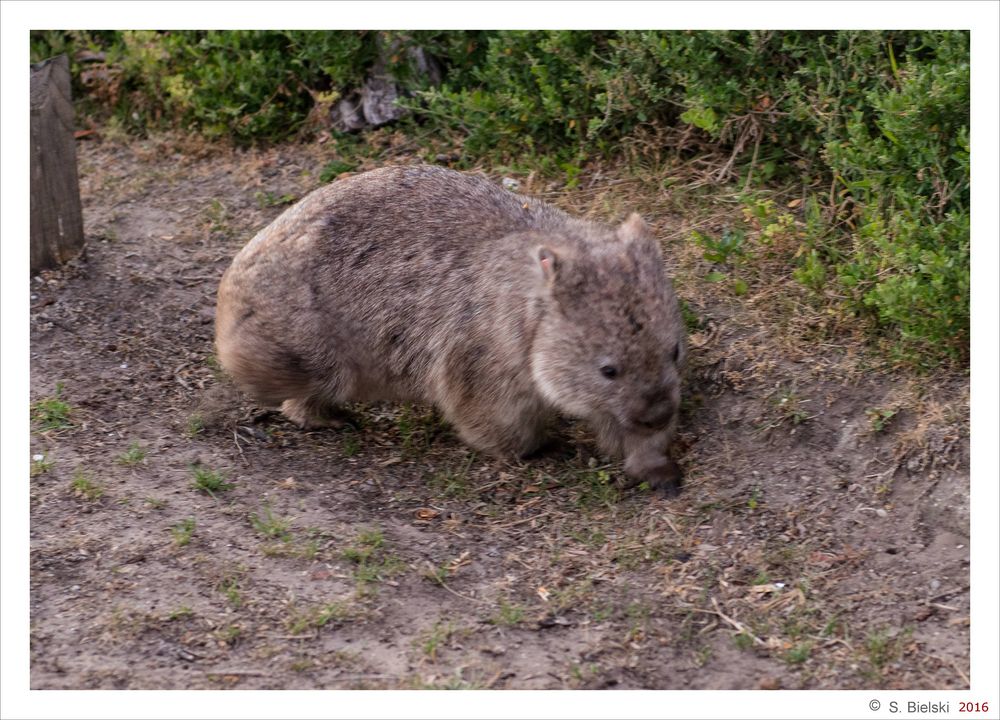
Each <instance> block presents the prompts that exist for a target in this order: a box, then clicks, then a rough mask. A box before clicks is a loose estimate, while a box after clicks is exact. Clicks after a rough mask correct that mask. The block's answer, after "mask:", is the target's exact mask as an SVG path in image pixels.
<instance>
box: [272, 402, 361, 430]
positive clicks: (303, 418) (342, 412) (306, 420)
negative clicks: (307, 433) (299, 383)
mask: <svg viewBox="0 0 1000 720" xmlns="http://www.w3.org/2000/svg"><path fill="white" fill-rule="evenodd" d="M281 412H282V414H284V416H285V417H286V418H288V419H289V420H291V421H292V422H293V423H295V424H296V425H298V426H299V427H301V428H303V429H305V430H311V429H314V428H324V427H329V428H334V429H336V430H340V429H342V428H344V427H346V426H348V425H350V426H352V427H357V419H356V418H355V417H354V414H353V413H352V412H350V411H349V410H347V409H345V408H342V407H339V406H337V405H334V404H332V403H329V402H327V401H325V400H323V399H321V398H316V397H307V398H290V399H288V400H285V402H283V403H281Z"/></svg>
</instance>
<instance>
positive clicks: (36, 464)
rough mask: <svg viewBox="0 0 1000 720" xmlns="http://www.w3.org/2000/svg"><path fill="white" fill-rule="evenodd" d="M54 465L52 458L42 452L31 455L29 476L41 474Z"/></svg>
mask: <svg viewBox="0 0 1000 720" xmlns="http://www.w3.org/2000/svg"><path fill="white" fill-rule="evenodd" d="M53 465H55V461H54V460H50V459H49V456H48V455H46V454H44V453H42V454H38V455H32V456H31V473H30V474H31V477H37V476H38V475H43V474H45V473H47V472H48V471H49V470H51V469H52V466H53Z"/></svg>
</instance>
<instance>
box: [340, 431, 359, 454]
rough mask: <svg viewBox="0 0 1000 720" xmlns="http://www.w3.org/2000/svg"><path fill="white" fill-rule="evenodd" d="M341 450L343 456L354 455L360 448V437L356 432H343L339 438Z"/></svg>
mask: <svg viewBox="0 0 1000 720" xmlns="http://www.w3.org/2000/svg"><path fill="white" fill-rule="evenodd" d="M340 450H341V452H342V453H343V454H344V457H354V456H355V455H357V454H358V452H359V451H360V450H361V439H360V438H359V437H358V435H357V433H353V432H345V433H344V434H343V436H342V439H341V446H340Z"/></svg>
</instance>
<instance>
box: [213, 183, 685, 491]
mask: <svg viewBox="0 0 1000 720" xmlns="http://www.w3.org/2000/svg"><path fill="white" fill-rule="evenodd" d="M216 343H217V348H218V354H219V360H220V362H221V363H222V366H223V367H224V368H225V369H226V370H227V371H228V372H229V374H230V375H231V376H232V377H233V379H234V380H235V381H236V383H237V385H239V386H240V387H241V388H243V389H244V390H245V391H247V392H248V393H250V394H251V395H253V396H254V397H256V398H257V399H258V400H259V401H260V402H262V403H265V404H273V405H278V404H281V406H282V410H283V412H284V413H285V415H286V416H288V417H289V418H290V419H291V420H293V421H294V422H296V423H299V424H300V425H304V426H306V425H312V424H322V423H323V422H329V421H331V420H334V419H335V418H336V417H337V415H338V406H340V405H342V404H344V403H349V402H365V401H374V400H400V401H417V402H426V403H430V404H433V405H435V406H436V407H437V408H438V409H439V410H440V411H441V413H442V414H443V416H444V417H445V419H446V420H448V421H449V422H450V423H451V424H452V425H453V426H454V427H455V429H456V430H457V432H458V434H459V435H460V436H461V437H462V439H463V440H464V441H465V442H466V443H468V444H469V445H471V446H472V447H474V448H477V449H479V450H483V451H486V452H490V453H493V454H499V455H506V454H512V455H518V456H523V455H526V454H528V453H530V452H531V451H533V450H535V449H536V448H537V447H538V446H539V445H540V443H541V441H542V440H543V439H544V433H545V427H546V424H547V422H548V420H549V419H550V418H551V416H552V415H553V414H554V413H556V412H558V413H563V414H565V415H567V416H570V417H576V418H583V419H585V420H586V421H588V422H589V423H590V425H591V426H592V427H593V429H594V431H595V432H596V435H597V439H598V442H599V444H600V447H601V448H602V450H604V451H605V452H606V453H608V454H609V455H612V456H615V457H619V458H624V461H625V472H626V475H627V476H628V477H629V482H628V485H634V484H636V483H639V482H648V483H649V484H650V485H651V486H652V487H654V488H657V489H659V490H661V491H663V492H665V493H668V494H672V493H674V492H676V491H677V490H678V488H679V484H680V470H679V468H678V466H677V465H676V463H675V462H674V461H673V460H672V459H671V458H670V456H669V454H668V445H669V443H670V441H671V439H672V437H673V435H674V432H675V428H676V424H677V412H678V408H679V405H680V373H681V369H682V367H683V364H684V360H685V355H686V343H685V337H684V324H683V321H682V319H681V315H680V312H679V309H678V306H677V301H676V299H675V297H674V293H673V290H672V288H671V285H670V281H669V280H668V279H667V277H666V275H665V272H664V268H663V258H662V256H661V254H660V248H659V244H658V243H657V241H656V239H655V238H654V237H653V235H652V234H651V232H650V231H649V229H648V227H647V226H646V224H645V223H644V222H643V220H642V219H641V218H640V217H639V216H638V215H635V214H633V215H632V216H631V217H629V218H628V219H627V220H626V221H625V222H624V223H622V224H621V225H620V226H618V227H617V228H609V227H606V226H603V225H599V224H597V223H593V222H589V221H585V220H581V219H577V218H573V217H571V216H569V215H567V214H566V213H564V212H562V211H561V210H558V209H556V208H554V207H552V206H550V205H546V204H545V203H543V202H541V201H538V200H535V199H532V198H528V197H523V196H520V195H515V194H514V193H511V192H508V191H507V190H504V189H502V188H500V187H498V186H497V185H495V184H493V183H492V182H490V181H488V180H487V179H485V178H482V177H478V176H475V175H469V174H463V173H459V172H455V171H452V170H447V169H444V168H439V167H433V166H410V167H387V168H382V169H380V170H375V171H372V172H367V173H364V174H360V175H356V176H353V177H349V178H347V179H344V180H340V181H337V182H334V183H332V184H330V185H327V186H325V187H322V188H319V189H318V190H316V191H314V192H313V193H311V194H309V195H308V196H306V197H305V198H304V199H302V200H301V201H300V202H299V203H297V204H296V205H295V206H294V207H292V208H289V209H288V210H287V211H286V212H285V213H284V214H282V215H281V216H280V217H278V218H277V219H276V220H275V221H274V222H273V223H272V224H271V225H269V226H268V227H266V228H264V229H263V230H262V231H261V232H260V233H258V234H257V236H256V237H255V238H254V239H253V240H251V241H250V242H249V243H248V244H247V245H246V247H244V248H243V250H242V251H240V253H239V254H238V255H237V256H236V258H235V259H234V260H233V263H232V266H231V267H230V268H229V269H228V270H227V271H226V273H225V275H224V276H223V278H222V283H221V285H220V287H219V302H218V311H217V319H216Z"/></svg>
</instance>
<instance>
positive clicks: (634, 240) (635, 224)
mask: <svg viewBox="0 0 1000 720" xmlns="http://www.w3.org/2000/svg"><path fill="white" fill-rule="evenodd" d="M615 237H617V238H618V240H619V241H620V242H623V243H625V245H627V246H631V247H632V248H634V250H636V251H638V252H639V255H640V256H641V255H646V256H647V257H652V258H655V259H657V260H662V258H663V253H662V251H661V250H660V243H658V242H657V241H656V237H655V236H654V235H653V231H652V230H650V229H649V225H647V224H646V221H645V220H643V219H642V216H641V215H639V213H632V214H631V215H629V216H628V219H627V220H625V222H623V223H622V224H621V225H619V226H618V230H617V231H616V232H615Z"/></svg>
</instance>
